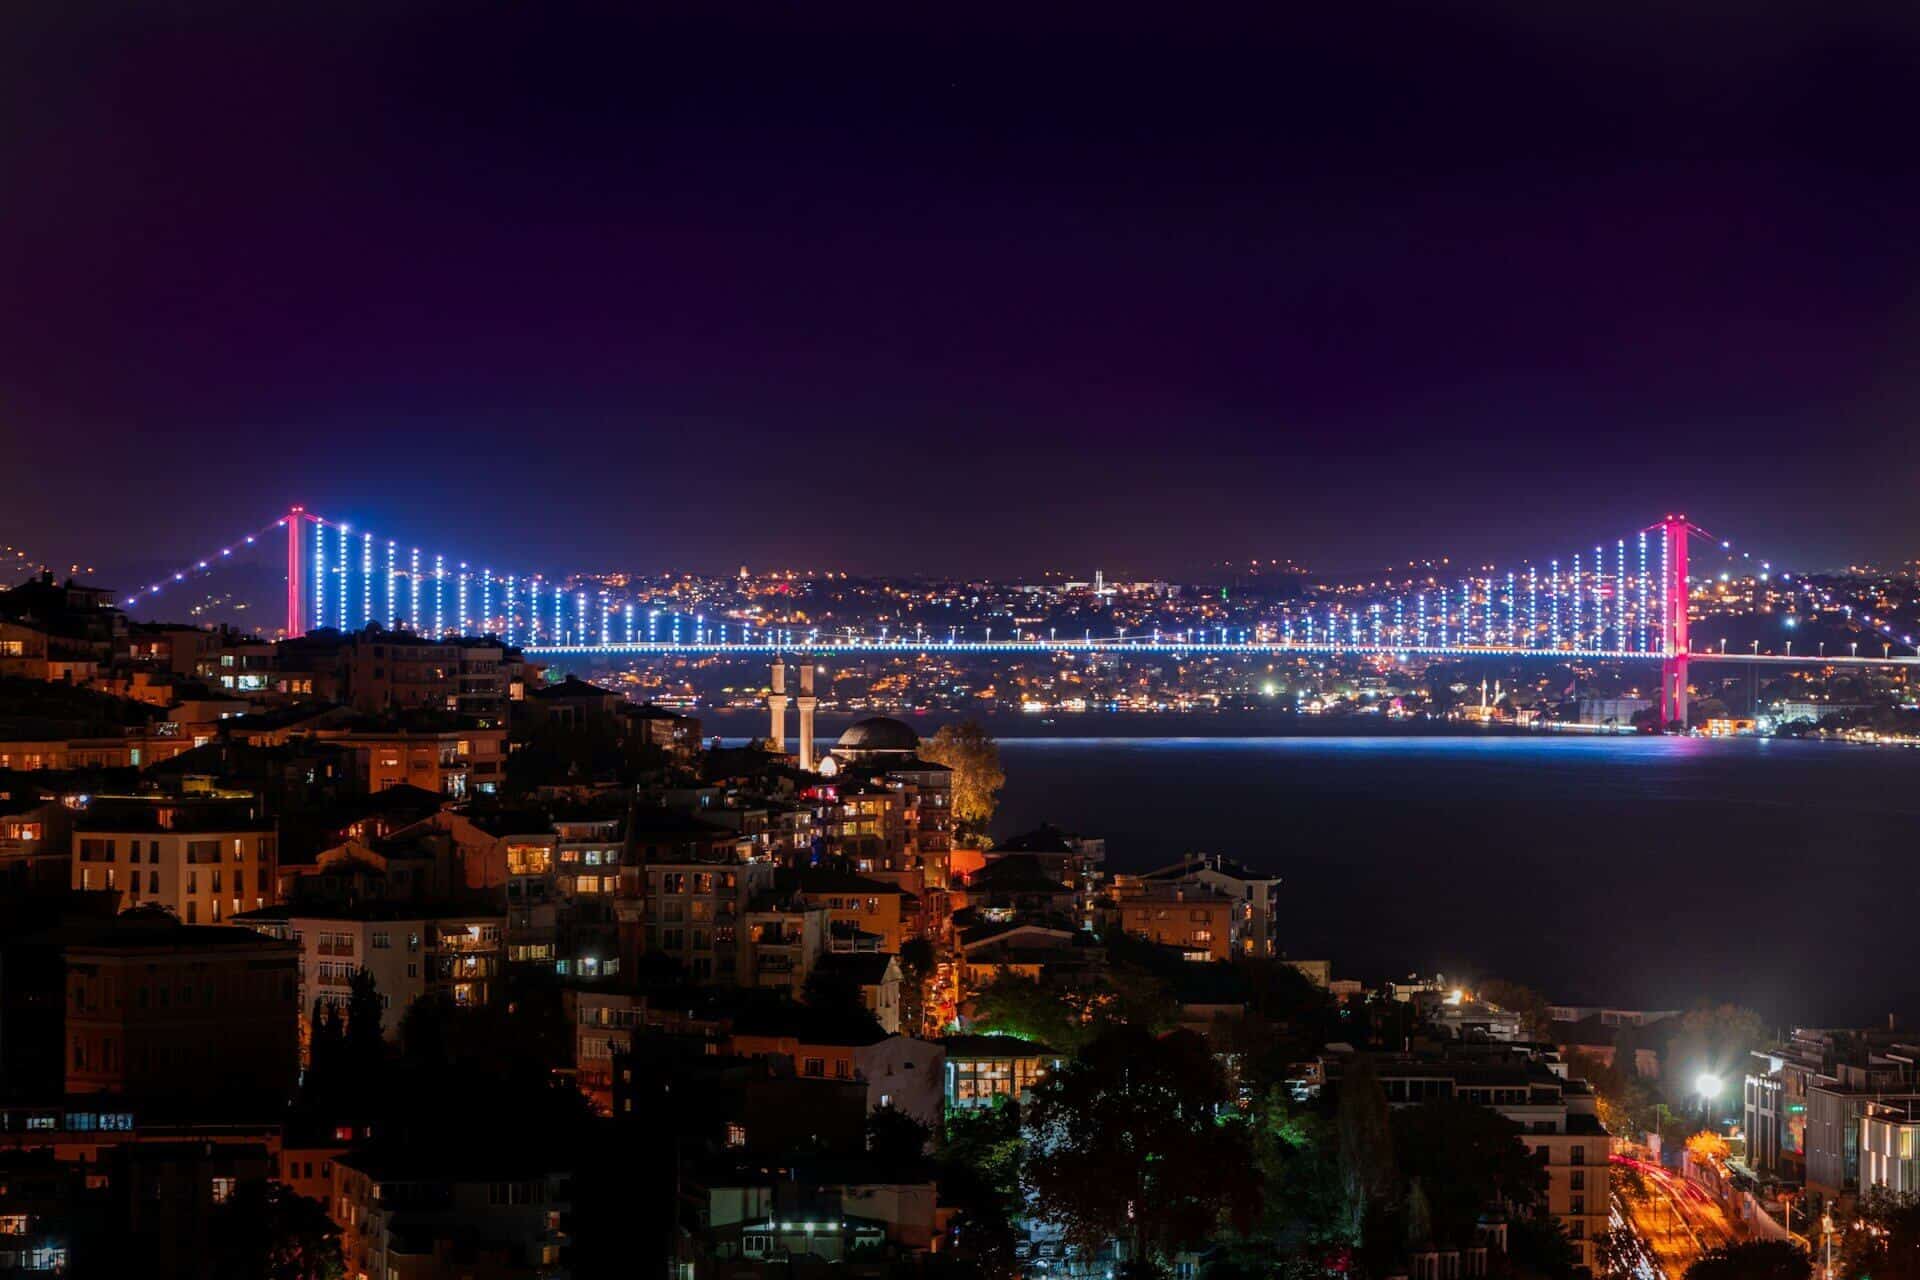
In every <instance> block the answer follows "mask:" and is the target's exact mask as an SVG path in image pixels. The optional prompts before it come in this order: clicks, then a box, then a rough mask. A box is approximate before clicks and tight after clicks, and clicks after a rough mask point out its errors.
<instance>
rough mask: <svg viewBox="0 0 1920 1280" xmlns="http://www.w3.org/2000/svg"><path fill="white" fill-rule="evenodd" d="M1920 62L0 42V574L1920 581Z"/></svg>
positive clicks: (748, 27) (175, 22)
mask: <svg viewBox="0 0 1920 1280" xmlns="http://www.w3.org/2000/svg"><path fill="white" fill-rule="evenodd" d="M1441 8H1445V9H1446V10H1447V11H1448V12H1446V13H1445V14H1442V13H1440V12H1439V10H1440V9H1441ZM1196 10H1199V11H1200V12H1198V13H1196V12H1195V11H1196ZM1321 10H1325V11H1327V12H1322V11H1321ZM723 14H724V16H722V15H723ZM1175 24H1177V25H1175ZM1917 64H1920V10H1916V9H1915V8H1914V7H1913V6H1912V5H1910V4H1886V5H1872V4H1860V5H1846V6H1835V5H1822V4H1813V3H1808V4H1802V5H1783V6H1772V7H1769V8H1768V9H1767V10H1765V11H1760V10H1757V9H1754V8H1753V7H1751V6H1739V5H1707V4H1697V3H1677V4H1667V5H1647V6H1618V5H1608V6H1601V5H1591V6H1589V5H1572V4H1566V5H1563V4H1541V3H1538V2H1537V0H1511V2H1510V3H1490V4H1451V5H1447V6H1435V5H1432V4H1410V5H1400V4H1392V3H1389V4H1384V5H1331V6H1291V5H1275V4H1271V3H1268V4H1259V5H1249V6H1246V7H1245V8H1244V9H1239V8H1228V7H1216V6H1168V5H1156V6H1152V7H1150V8H1146V7H1143V8H1141V9H1139V10H1134V11H1130V10H1128V9H1127V8H1126V7H1125V6H1113V5H1099V6H1086V7H1081V6H1054V5H1034V4H1026V5H1019V6H1008V7H1006V8H1004V9H1000V8H996V7H979V6H959V5H956V6H922V5H897V4H896V5H886V6H874V7H872V8H871V9H864V10H863V9H857V8H855V7H853V6H847V5H802V4H780V5H765V6H731V5H718V6H716V5H711V4H706V3H697V4H689V5H686V6H683V7H673V8H669V7H661V6H647V5H638V4H614V3H608V4H568V3H541V4H528V3H512V4H486V3H461V4H431V3H414V4H404V5H390V4H343V5H311V6H297V5H260V4H255V3H241V2H236V3H232V4H194V3H160V4H152V5H140V6H136V5H124V4H121V5H108V4H99V5H93V4H85V3H77V4H71V5H68V4H53V3H41V4H18V5H12V6H8V8H7V12H6V13H5V14H4V15H3V16H0V179H3V180H4V197H3V198H0V289H3V291H4V294H3V296H4V306H0V471H4V473H5V477H6V478H5V484H4V488H3V489H0V492H4V494H5V499H4V502H3V503H0V541H13V542H20V541H25V542H26V543H27V544H28V545H29V546H31V547H32V548H34V549H35V550H36V551H37V552H40V553H41V554H46V555H50V556H59V557H61V558H76V557H77V558H81V559H88V560H97V561H100V562H101V568H102V576H103V577H104V578H106V579H107V580H108V581H112V579H113V577H114V576H115V574H114V572H113V568H114V567H116V566H123V565H128V564H131V563H133V562H134V561H136V560H141V559H144V558H157V559H160V560H172V559H182V558H185V557H188V556H192V555H198V554H203V553H204V552H205V551H206V549H207V548H208V547H209V545H218V543H219V542H220V541H222V540H224V539H225V538H227V537H229V536H231V535H233V534H235V533H237V532H239V531H242V530H244V529H247V528H251V527H254V526H256V525H258V524H260V523H263V522H265V520H267V519H268V518H270V517H271V515H272V514H273V513H274V512H276V511H277V510H279V509H281V508H283V507H284V506H286V505H287V504H288V503H290V502H295V501H301V502H305V503H306V504H307V505H308V506H310V507H312V508H315V509H319V510H323V511H326V512H328V513H330V514H337V515H339V516H342V517H345V518H348V519H351V520H353V521H355V522H356V523H360V524H365V525H368V526H371V527H374V528H377V529H379V530H381V531H382V532H383V533H392V534H393V535H395V536H398V537H401V538H404V539H409V540H414V541H422V542H431V543H432V544H434V545H440V546H447V547H454V546H458V547H460V548H462V549H466V548H472V549H473V550H474V551H476V552H479V551H484V552H486V553H488V554H490V555H493V556H494V557H495V559H496V563H505V562H507V561H509V560H512V559H515V558H517V559H519V560H522V561H524V562H525V563H528V564H532V565H542V564H544V565H565V566H567V567H587V566H590V565H615V564H617V565H621V566H626V567H633V568H639V569H643V570H645V569H665V568H669V567H673V568H680V567H685V568H707V569H718V568H728V567H731V566H732V565H734V564H737V563H740V562H743V561H744V562H746V563H748V564H754V565H761V566H764V565H768V564H775V563H777V564H783V565H785V564H793V565H802V566H805V565H823V566H824V565H832V566H835V567H844V568H849V569H854V570H868V571H880V572H895V573H911V572H917V571H927V572H936V573H950V572H951V573H959V572H980V573H1000V572H1005V573H1015V572H1029V571H1034V570H1038V569H1042V568H1047V567H1059V568H1068V569H1072V570H1074V571H1075V572H1077V573H1081V574H1085V573H1090V572H1091V570H1092V568H1093V566H1094V565H1095V564H1100V565H1103V566H1105V567H1106V568H1107V569H1108V570H1109V571H1110V572H1112V571H1121V570H1143V571H1144V570H1155V571H1162V572H1173V573H1179V572H1183V571H1185V572H1196V573H1197V572H1199V571H1201V570H1202V567H1203V566H1204V565H1205V564H1206V563H1208V562H1209V561H1217V560H1220V559H1222V558H1225V557H1235V558H1244V557H1247V556H1251V555H1260V556H1263V557H1264V556H1293V557H1295V558H1297V559H1300V560H1302V561H1305V562H1307V563H1310V564H1315V565H1320V566H1328V567H1333V566H1343V567H1344V566H1358V565H1368V564H1373V563H1378V562H1383V561H1386V560H1389V559H1404V558H1405V557H1406V556H1407V555H1409V554H1415V553H1420V554H1426V553H1432V554H1452V555H1455V556H1459V557H1475V558H1485V557H1500V558H1502V559H1505V558H1508V557H1513V556H1518V555H1524V554H1530V553H1543V554H1545V553H1564V552H1566V551H1569V550H1574V549H1578V548H1579V547H1580V546H1581V545H1583V544H1589V545H1590V544H1591V543H1592V542H1593V541H1595V540H1596V539H1600V538H1607V539H1611V538H1613V537H1615V536H1617V535H1621V534H1625V533H1628V532H1630V531H1631V530H1633V529H1637V528H1638V527H1640V526H1641V525H1643V524H1645V523H1647V522H1648V521H1650V520H1652V519H1654V518H1657V517H1658V516H1659V515H1660V514H1661V513H1662V512H1663V511H1665V510H1667V509H1668V508H1670V507H1682V508H1684V509H1686V510H1688V512H1689V513H1690V514H1692V515H1694V516H1696V517H1697V518H1700V519H1702V520H1703V521H1704V522H1706V523H1708V524H1709V525H1712V526H1714V527H1715V528H1716V530H1719V529H1724V530H1725V531H1726V532H1728V533H1730V534H1732V535H1734V536H1736V537H1739V538H1741V539H1742V540H1743V542H1744V543H1746V544H1747V545H1749V546H1753V547H1755V548H1756V550H1765V551H1767V552H1769V553H1772V554H1774V555H1775V556H1776V557H1778V558H1780V559H1783V560H1785V561H1788V562H1790V563H1797V564H1807V565H1809V566H1811V565H1813V564H1818V563H1831V562H1835V561H1838V560H1841V559H1844V558H1849V557H1862V558H1863V557H1868V556H1878V557H1891V556H1912V555H1914V554H1916V553H1920V504H1916V503H1915V502H1913V501H1912V498H1911V493H1912V489H1913V485H1914V482H1915V480H1916V478H1917V477H1916V472H1917V471H1920V458H1917V457H1916V446H1915V443H1914V431H1913V419H1914V414H1915V409H1916V407H1917V404H1920V397H1917V395H1916V371H1917V366H1916V354H1915V353H1916V352H1920V304H1917V303H1916V297H1920V291H1917V288H1916V282H1920V232H1916V210H1920V179H1917V175H1916V157H1920V149H1916V147H1915V145H1914V142H1913V137H1912V131H1913V123H1914V112H1913V86H1914V85H1915V83H1916V82H1920V77H1917V76H1916V71H1917V70H1920V66H1917Z"/></svg>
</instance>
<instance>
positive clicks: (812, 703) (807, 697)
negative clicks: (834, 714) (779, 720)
mask: <svg viewBox="0 0 1920 1280" xmlns="http://www.w3.org/2000/svg"><path fill="white" fill-rule="evenodd" d="M798 703H799V707H800V767H801V768H802V769H807V770H811V769H812V768H813V709H814V708H815V707H817V706H819V705H820V700H819V699H818V698H816V697H814V696H813V663H811V662H802V663H801V664H800V697H799V699H798Z"/></svg>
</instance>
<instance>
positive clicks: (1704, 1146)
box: [1687, 1129, 1733, 1165]
mask: <svg viewBox="0 0 1920 1280" xmlns="http://www.w3.org/2000/svg"><path fill="white" fill-rule="evenodd" d="M1687 1152H1688V1154H1690V1155H1692V1156H1693V1158H1694V1159H1695V1160H1698V1161H1699V1162H1700V1163H1701V1164H1705V1165H1716V1164H1722V1163H1725V1161H1726V1159H1727V1157H1728V1156H1730V1155H1732V1154H1733V1148H1732V1147H1730V1146H1728V1145H1727V1140H1726V1139H1725V1138H1723V1137H1721V1136H1720V1135H1719V1134H1717V1133H1715V1132H1713V1131H1712V1130H1711V1129H1702V1130H1701V1131H1700V1132H1699V1133H1696V1134H1694V1135H1693V1136H1692V1137H1691V1138H1688V1139H1687Z"/></svg>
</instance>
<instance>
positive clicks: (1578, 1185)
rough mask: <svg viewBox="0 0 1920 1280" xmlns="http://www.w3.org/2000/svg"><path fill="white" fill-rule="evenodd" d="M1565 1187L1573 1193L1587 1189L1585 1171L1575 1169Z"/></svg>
mask: <svg viewBox="0 0 1920 1280" xmlns="http://www.w3.org/2000/svg"><path fill="white" fill-rule="evenodd" d="M1567 1185H1568V1186H1570V1187H1572V1188H1573V1189H1574V1190H1575V1191H1585V1190H1586V1189H1587V1171H1586V1170H1585V1169H1575V1170H1574V1171H1573V1176H1572V1178H1571V1179H1570V1180H1569V1181H1568V1184H1567Z"/></svg>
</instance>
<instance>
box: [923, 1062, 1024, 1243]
mask: <svg viewBox="0 0 1920 1280" xmlns="http://www.w3.org/2000/svg"><path fill="white" fill-rule="evenodd" d="M1025 1151H1026V1142H1025V1138H1024V1136H1023V1135H1022V1133H1021V1127H1020V1106H1019V1104H1018V1103H1016V1102H1012V1101H1008V1100H1004V1099H1003V1100H999V1101H997V1102H996V1103H995V1104H994V1105H993V1106H990V1107H980V1108H975V1109H969V1110H966V1111H956V1112H954V1113H952V1114H950V1115H949V1116H948V1117H947V1132H946V1140H945V1142H944V1143H943V1144H942V1148H941V1152H940V1203H942V1204H947V1205H952V1206H953V1208H954V1217H953V1222H952V1225H951V1227H950V1228H949V1237H950V1239H951V1240H952V1242H953V1253H954V1257H955V1259H956V1261H958V1262H959V1263H961V1264H962V1266H963V1267H970V1268H971V1269H972V1270H973V1271H975V1272H977V1273H978V1274H981V1275H984V1276H988V1277H996V1278H997V1277H1002V1276H1007V1275H1010V1274H1012V1272H1013V1269H1014V1256H1013V1246H1014V1239H1015V1231H1014V1219H1015V1215H1016V1214H1018V1212H1019V1210H1020V1163H1021V1157H1022V1155H1023V1154H1024V1153H1025Z"/></svg>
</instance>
